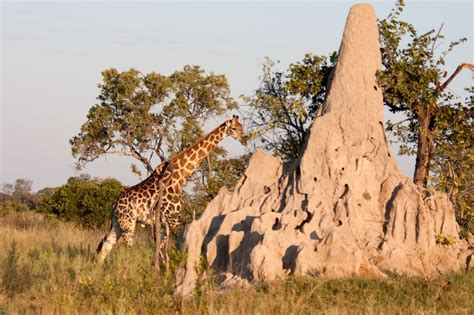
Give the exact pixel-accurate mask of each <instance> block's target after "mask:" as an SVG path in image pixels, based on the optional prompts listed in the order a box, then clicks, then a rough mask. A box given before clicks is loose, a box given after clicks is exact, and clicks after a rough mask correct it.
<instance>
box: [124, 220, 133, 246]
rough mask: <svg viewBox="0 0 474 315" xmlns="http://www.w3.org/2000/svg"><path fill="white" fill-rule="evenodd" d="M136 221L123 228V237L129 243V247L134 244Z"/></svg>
mask: <svg viewBox="0 0 474 315" xmlns="http://www.w3.org/2000/svg"><path fill="white" fill-rule="evenodd" d="M135 224H136V223H135V221H134V222H133V223H132V224H131V225H130V226H127V228H126V229H122V237H123V241H124V242H125V244H127V246H128V247H131V246H132V245H133V234H134V233H135Z"/></svg>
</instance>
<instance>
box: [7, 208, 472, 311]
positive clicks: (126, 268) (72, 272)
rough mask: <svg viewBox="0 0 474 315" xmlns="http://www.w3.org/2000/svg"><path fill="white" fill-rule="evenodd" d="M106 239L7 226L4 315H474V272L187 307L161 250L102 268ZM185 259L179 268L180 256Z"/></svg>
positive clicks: (219, 296) (44, 222)
mask: <svg viewBox="0 0 474 315" xmlns="http://www.w3.org/2000/svg"><path fill="white" fill-rule="evenodd" d="M102 236H103V232H102V231H95V230H83V229H78V228H76V227H74V226H73V225H70V224H66V223H62V222H57V221H51V220H48V219H44V218H42V217H40V216H37V215H32V214H28V213H22V214H14V215H10V216H8V217H3V218H0V314H3V313H4V314H17V313H22V314H23V313H31V314H53V313H57V314H63V313H67V314H84V313H87V314H91V313H92V314H94V313H100V314H102V313H111V314H129V313H131V314H137V313H138V314H173V313H175V312H180V313H186V314H195V313H197V314H315V313H316V314H317V313H325V314H346V313H347V314H349V313H350V314H366V313H369V314H372V313H377V314H378V313H439V314H444V313H452V314H472V313H473V312H474V295H473V294H474V293H473V292H474V272H472V271H471V272H461V273H455V274H450V275H446V276H442V277H439V278H437V279H432V280H423V279H420V278H406V277H398V276H393V277H391V278H390V279H388V280H386V279H385V280H383V279H367V278H348V279H337V280H320V279H314V278H303V277H291V278H289V279H287V280H285V281H275V282H272V283H270V284H265V285H259V286H255V287H253V288H250V289H233V290H226V291H218V290H217V289H215V287H214V286H212V285H211V286H209V285H207V286H206V285H205V284H204V283H205V282H202V285H201V287H200V288H199V290H196V293H195V294H194V295H193V296H191V297H189V298H187V299H184V300H183V299H181V298H180V297H177V296H175V295H174V294H173V287H174V283H173V276H172V274H169V273H168V274H161V275H157V274H156V273H154V271H153V244H152V243H151V239H150V237H149V236H148V235H147V233H143V230H142V231H141V233H139V237H138V240H137V245H136V246H134V247H132V248H131V249H128V248H126V247H125V246H118V247H117V248H115V249H114V251H113V252H112V254H111V256H110V257H109V259H108V260H107V261H106V262H105V263H104V264H103V265H100V264H97V263H96V261H95V252H94V250H95V247H96V245H97V243H98V242H99V240H100V239H101V238H102ZM175 261H179V259H178V258H175Z"/></svg>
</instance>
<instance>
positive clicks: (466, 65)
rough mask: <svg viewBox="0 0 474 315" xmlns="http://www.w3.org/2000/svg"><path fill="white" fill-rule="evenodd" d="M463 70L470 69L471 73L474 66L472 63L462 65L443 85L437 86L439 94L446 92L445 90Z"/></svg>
mask: <svg viewBox="0 0 474 315" xmlns="http://www.w3.org/2000/svg"><path fill="white" fill-rule="evenodd" d="M463 68H468V69H470V70H471V71H474V65H473V64H470V63H462V64H460V65H459V66H458V67H457V68H456V70H455V71H454V72H453V74H451V76H450V77H449V78H448V79H447V80H446V81H445V82H444V83H443V84H442V85H440V84H439V82H438V83H437V84H436V85H437V90H438V91H439V92H442V91H444V89H445V88H446V87H447V86H448V85H449V84H450V83H451V81H452V80H453V79H454V78H455V77H456V76H457V75H458V74H459V72H461V70H462V69H463Z"/></svg>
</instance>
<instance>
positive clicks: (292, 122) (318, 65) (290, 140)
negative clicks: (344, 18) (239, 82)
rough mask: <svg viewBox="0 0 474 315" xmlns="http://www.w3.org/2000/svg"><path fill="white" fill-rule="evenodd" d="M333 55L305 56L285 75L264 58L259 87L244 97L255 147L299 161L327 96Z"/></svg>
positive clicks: (334, 58) (333, 59) (333, 60)
mask: <svg viewBox="0 0 474 315" xmlns="http://www.w3.org/2000/svg"><path fill="white" fill-rule="evenodd" d="M336 60H337V55H336V53H332V54H331V55H329V56H327V57H325V56H317V55H312V54H307V55H306V56H305V57H304V58H303V60H302V61H300V62H297V63H295V64H291V65H290V67H289V69H288V70H287V71H286V72H282V71H278V70H276V69H275V68H276V63H275V62H273V61H271V60H270V59H269V58H266V60H265V63H264V64H263V75H262V78H261V83H260V87H259V88H258V89H257V90H256V91H255V94H254V95H253V96H250V97H244V100H245V101H246V103H247V104H248V106H249V108H250V114H249V115H248V118H247V120H249V121H250V126H251V128H250V129H251V130H253V134H251V135H250V136H251V137H252V138H254V139H256V141H255V145H256V146H263V147H264V148H266V149H267V150H271V151H273V152H275V153H278V154H280V155H281V156H282V157H283V158H284V159H285V160H289V159H292V158H296V157H298V155H299V153H300V151H301V148H302V146H303V144H304V141H305V138H306V134H307V132H308V129H309V126H310V124H311V122H312V121H313V119H314V118H315V117H316V113H317V111H318V109H319V108H320V107H321V106H322V104H323V102H324V98H325V95H326V85H327V83H328V80H329V75H330V73H331V71H332V69H333V68H334V65H335V63H336Z"/></svg>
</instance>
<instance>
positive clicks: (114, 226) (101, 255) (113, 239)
mask: <svg viewBox="0 0 474 315" xmlns="http://www.w3.org/2000/svg"><path fill="white" fill-rule="evenodd" d="M121 235H122V230H121V229H120V226H119V224H118V222H117V220H116V218H115V217H112V222H111V224H110V229H109V231H108V232H107V234H106V235H105V237H104V238H103V239H102V241H101V242H100V244H99V246H98V247H97V254H98V260H99V262H103V261H104V260H105V258H107V256H108V255H109V253H110V251H111V250H112V248H113V247H114V245H115V243H117V241H118V240H119V238H120V236H121Z"/></svg>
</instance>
